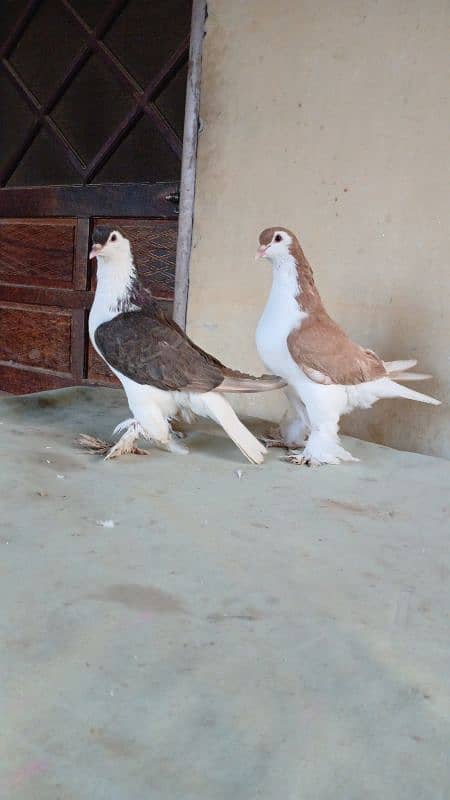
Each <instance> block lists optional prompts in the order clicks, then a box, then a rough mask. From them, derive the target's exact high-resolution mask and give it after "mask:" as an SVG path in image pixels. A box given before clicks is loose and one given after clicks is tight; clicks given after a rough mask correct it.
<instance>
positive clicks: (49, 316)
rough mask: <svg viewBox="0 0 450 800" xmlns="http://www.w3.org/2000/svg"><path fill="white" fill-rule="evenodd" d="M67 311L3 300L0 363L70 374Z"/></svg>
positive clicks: (69, 317)
mask: <svg viewBox="0 0 450 800" xmlns="http://www.w3.org/2000/svg"><path fill="white" fill-rule="evenodd" d="M71 322H72V315H71V313H70V312H68V311H62V310H61V309H58V308H50V307H48V306H45V307H43V306H26V305H20V304H16V303H0V362H2V363H6V364H8V362H9V366H12V365H13V364H17V365H18V366H19V367H25V366H28V367H42V368H43V369H47V370H54V371H56V372H66V373H67V375H70V373H71Z"/></svg>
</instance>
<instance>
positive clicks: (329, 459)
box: [285, 444, 359, 467]
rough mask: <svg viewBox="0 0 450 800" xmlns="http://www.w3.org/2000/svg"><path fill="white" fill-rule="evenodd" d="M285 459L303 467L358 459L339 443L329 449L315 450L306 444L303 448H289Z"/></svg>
mask: <svg viewBox="0 0 450 800" xmlns="http://www.w3.org/2000/svg"><path fill="white" fill-rule="evenodd" d="M285 461H288V462H289V463H290V464H298V465H299V466H305V467H320V466H322V464H340V463H341V461H359V458H355V457H354V456H352V454H351V453H349V452H348V450H344V448H343V447H341V445H339V444H335V445H333V447H330V448H329V450H316V449H314V448H313V447H309V445H308V444H307V445H306V447H305V449H304V450H301V451H299V450H289V452H288V454H287V456H286V459H285Z"/></svg>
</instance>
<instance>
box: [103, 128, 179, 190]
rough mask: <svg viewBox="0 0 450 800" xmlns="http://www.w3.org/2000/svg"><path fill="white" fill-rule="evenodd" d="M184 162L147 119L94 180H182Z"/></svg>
mask: <svg viewBox="0 0 450 800" xmlns="http://www.w3.org/2000/svg"><path fill="white" fill-rule="evenodd" d="M180 167H181V165H180V161H179V159H178V158H177V156H176V155H175V153H174V152H173V151H172V150H171V149H170V147H169V145H168V144H166V142H165V141H164V139H163V138H162V136H161V134H160V133H159V131H158V130H157V129H156V128H155V127H154V125H153V124H152V123H151V121H150V120H149V119H148V118H147V117H143V118H142V119H141V120H140V121H139V122H138V124H137V125H136V127H135V128H133V130H132V131H131V133H129V134H128V136H127V138H126V139H125V140H124V141H123V142H122V144H121V145H120V146H119V148H118V149H117V150H116V151H115V153H114V154H113V155H112V156H111V158H110V160H109V161H108V162H107V163H106V164H105V166H104V167H103V169H102V170H101V172H100V173H99V174H98V175H97V176H96V177H95V178H94V181H93V182H94V183H109V182H111V183H114V182H117V183H122V182H127V181H129V182H130V183H134V182H136V183H144V182H149V183H153V182H155V181H172V180H178V178H179V176H180Z"/></svg>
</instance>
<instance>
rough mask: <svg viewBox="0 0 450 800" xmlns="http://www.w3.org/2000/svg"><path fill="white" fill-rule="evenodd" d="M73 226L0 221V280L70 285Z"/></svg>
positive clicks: (65, 223) (72, 267)
mask: <svg viewBox="0 0 450 800" xmlns="http://www.w3.org/2000/svg"><path fill="white" fill-rule="evenodd" d="M75 225H76V221H75V220H72V221H68V222H63V223H59V222H57V221H56V220H55V221H54V222H52V223H51V224H49V222H48V221H46V220H40V221H39V222H34V223H33V222H30V223H28V222H26V221H24V220H21V221H9V220H0V281H2V282H3V281H4V282H7V283H15V284H25V285H27V286H29V285H32V284H38V285H41V286H46V285H47V286H54V287H57V286H61V287H70V286H72V285H73V269H74V243H75Z"/></svg>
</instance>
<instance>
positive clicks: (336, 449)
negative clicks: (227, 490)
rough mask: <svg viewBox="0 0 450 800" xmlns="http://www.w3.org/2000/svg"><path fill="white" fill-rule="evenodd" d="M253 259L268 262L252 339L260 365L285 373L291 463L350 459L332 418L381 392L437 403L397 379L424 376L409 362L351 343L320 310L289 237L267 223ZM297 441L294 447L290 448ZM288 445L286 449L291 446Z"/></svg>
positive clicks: (284, 431)
mask: <svg viewBox="0 0 450 800" xmlns="http://www.w3.org/2000/svg"><path fill="white" fill-rule="evenodd" d="M259 244H260V246H259V248H258V251H257V254H256V257H257V258H267V259H269V260H270V261H271V263H272V274H273V280H272V288H271V291H270V295H269V298H268V301H267V305H266V307H265V309H264V311H263V314H262V316H261V318H260V320H259V323H258V327H257V330H256V346H257V349H258V352H259V355H260V357H261V359H262V361H263V362H264V364H265V366H266V367H267V369H269V370H270V371H273V372H274V373H276V374H277V375H280V376H281V377H282V378H284V379H285V381H286V382H287V384H288V386H287V388H286V390H285V391H286V395H287V398H288V400H289V404H290V409H289V411H288V412H287V414H286V415H285V417H284V418H283V420H282V421H281V424H280V431H281V442H280V444H284V445H285V446H286V447H288V448H290V449H291V454H290V456H289V457H288V460H289V461H292V462H293V463H296V464H307V465H319V464H338V463H339V462H340V461H356V460H357V459H354V458H353V456H352V455H351V454H350V453H348V452H347V451H346V450H344V448H343V447H342V445H341V443H340V441H339V436H338V431H339V420H340V418H341V416H342V415H343V414H348V413H349V412H350V411H352V410H353V409H355V408H370V406H372V405H373V404H374V403H375V402H376V401H377V400H380V399H382V398H384V397H404V398H407V399H409V400H418V401H419V402H421V403H431V404H432V405H440V403H439V400H435V399H434V398H433V397H429V396H428V395H425V394H421V393H420V392H416V391H413V390H412V389H409V388H407V387H406V386H401V385H400V384H399V383H397V381H413V380H423V379H425V378H429V377H431V376H429V375H420V374H417V373H413V372H408V370H410V369H411V368H412V367H414V366H415V364H416V363H417V362H416V361H415V360H412V359H411V360H408V361H382V360H381V358H379V356H377V355H376V353H374V352H373V351H372V350H367V349H365V348H364V347H360V346H359V345H357V344H355V343H354V342H352V341H351V340H350V339H349V338H348V336H347V335H346V334H345V332H344V331H343V330H342V328H340V327H339V325H337V324H336V322H334V320H332V319H331V317H330V316H329V315H328V314H327V312H326V310H325V308H324V306H323V303H322V300H321V298H320V295H319V292H318V290H317V288H316V285H315V283H314V277H313V271H312V269H311V266H310V265H309V263H308V261H307V259H306V257H305V255H304V253H303V250H302V248H301V247H300V244H299V242H298V239H297V238H296V236H295V235H294V234H293V233H292V231H290V230H288V229H287V228H282V227H279V228H278V227H277V228H267V229H266V230H264V231H263V232H262V233H261V234H260V237H259ZM301 447H304V449H303V451H302V452H295V450H297V448H301ZM292 449H293V450H294V452H292Z"/></svg>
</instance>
